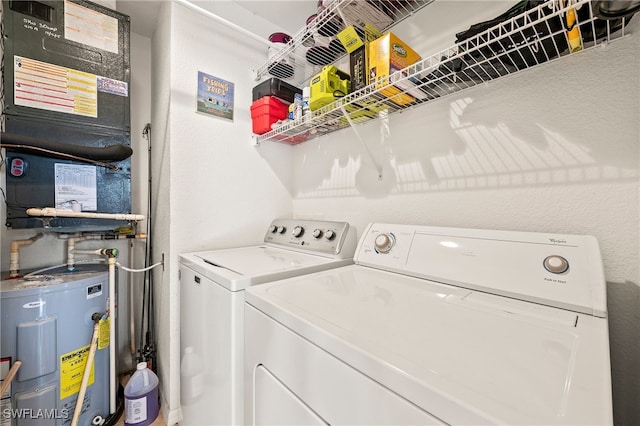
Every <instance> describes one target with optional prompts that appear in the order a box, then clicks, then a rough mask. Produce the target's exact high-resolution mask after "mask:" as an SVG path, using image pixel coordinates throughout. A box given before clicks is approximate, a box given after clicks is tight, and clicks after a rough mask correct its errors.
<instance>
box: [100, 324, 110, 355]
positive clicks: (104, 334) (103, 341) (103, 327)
mask: <svg viewBox="0 0 640 426" xmlns="http://www.w3.org/2000/svg"><path fill="white" fill-rule="evenodd" d="M110 324H111V317H109V318H107V319H106V320H100V324H99V326H98V327H99V331H98V349H104V348H106V347H107V346H109V337H110V335H109V333H110V331H109V326H110Z"/></svg>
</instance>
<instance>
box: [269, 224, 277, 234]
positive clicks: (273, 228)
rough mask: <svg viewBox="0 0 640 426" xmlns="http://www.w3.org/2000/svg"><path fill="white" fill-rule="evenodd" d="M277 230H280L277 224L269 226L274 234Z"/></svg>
mask: <svg viewBox="0 0 640 426" xmlns="http://www.w3.org/2000/svg"><path fill="white" fill-rule="evenodd" d="M277 230H278V227H277V226H275V225H271V226H270V227H269V232H271V233H272V234H275V233H276V231H277Z"/></svg>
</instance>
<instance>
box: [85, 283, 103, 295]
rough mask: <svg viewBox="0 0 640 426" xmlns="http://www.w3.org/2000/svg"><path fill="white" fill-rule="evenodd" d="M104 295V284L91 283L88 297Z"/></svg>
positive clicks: (88, 288)
mask: <svg viewBox="0 0 640 426" xmlns="http://www.w3.org/2000/svg"><path fill="white" fill-rule="evenodd" d="M98 296H102V284H95V285H90V286H89V287H87V299H93V298H94V297H98Z"/></svg>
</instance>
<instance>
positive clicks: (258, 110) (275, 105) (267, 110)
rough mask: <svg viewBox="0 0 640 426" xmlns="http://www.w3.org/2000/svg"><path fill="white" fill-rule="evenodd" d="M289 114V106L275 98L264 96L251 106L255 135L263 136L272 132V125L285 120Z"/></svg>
mask: <svg viewBox="0 0 640 426" xmlns="http://www.w3.org/2000/svg"><path fill="white" fill-rule="evenodd" d="M288 113H289V104H288V103H286V102H284V101H282V100H280V99H278V98H276V97H275V96H263V97H262V98H260V99H258V100H257V101H254V102H253V103H252V104H251V122H252V129H253V133H255V134H256V135H262V134H264V133H267V132H268V131H270V130H271V125H272V124H273V123H275V122H276V121H278V120H284V119H285V118H287V114H288Z"/></svg>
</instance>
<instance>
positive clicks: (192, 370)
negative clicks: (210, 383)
mask: <svg viewBox="0 0 640 426" xmlns="http://www.w3.org/2000/svg"><path fill="white" fill-rule="evenodd" d="M203 393H204V373H203V363H202V359H201V358H200V356H199V355H198V354H197V353H196V352H195V350H194V349H193V346H187V347H186V348H184V354H183V355H182V360H181V362H180V403H181V404H185V405H190V404H193V403H194V402H195V401H197V400H198V399H199V398H200V395H202V394H203Z"/></svg>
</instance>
